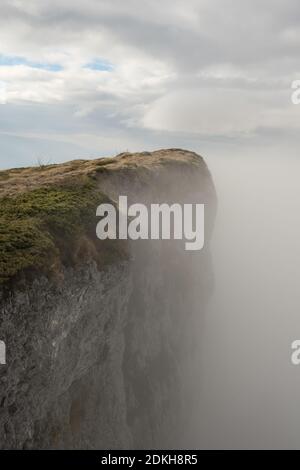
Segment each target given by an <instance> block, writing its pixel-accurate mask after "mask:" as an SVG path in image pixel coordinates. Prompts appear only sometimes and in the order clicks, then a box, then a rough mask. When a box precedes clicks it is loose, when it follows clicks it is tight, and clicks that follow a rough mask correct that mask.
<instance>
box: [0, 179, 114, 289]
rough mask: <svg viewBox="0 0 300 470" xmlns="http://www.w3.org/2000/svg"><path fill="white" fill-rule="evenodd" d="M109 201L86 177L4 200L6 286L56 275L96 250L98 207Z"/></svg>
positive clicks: (0, 220)
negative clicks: (27, 273) (31, 273)
mask: <svg viewBox="0 0 300 470" xmlns="http://www.w3.org/2000/svg"><path fill="white" fill-rule="evenodd" d="M104 200H106V201H107V200H108V198H107V197H106V196H104V195H103V194H101V192H100V191H99V190H98V189H97V187H96V185H95V183H94V182H93V181H92V180H91V179H89V178H87V177H85V178H82V179H78V178H77V179H76V180H75V181H72V183H69V184H64V185H60V186H58V185H52V186H43V187H40V188H37V189H34V190H32V191H27V192H24V193H20V194H16V195H14V196H13V197H8V196H6V197H2V198H1V199H0V283H3V282H5V281H7V280H9V279H10V278H12V277H14V276H16V275H17V274H18V273H20V272H23V271H24V270H28V269H34V270H39V271H42V272H45V273H53V272H54V273H55V272H57V271H58V270H59V269H60V266H61V265H72V264H74V263H75V262H76V258H78V257H80V256H81V255H80V253H79V251H80V250H83V249H85V251H87V250H90V252H91V251H96V249H95V246H93V242H92V240H93V237H94V233H95V227H96V218H95V213H96V207H97V206H98V205H99V204H100V203H101V202H103V201H104Z"/></svg>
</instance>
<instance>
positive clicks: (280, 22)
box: [0, 0, 300, 168]
mask: <svg viewBox="0 0 300 470" xmlns="http://www.w3.org/2000/svg"><path fill="white" fill-rule="evenodd" d="M299 24H300V4H299V1H298V0H243V1H241V0H222V1H220V0H218V1H217V0H189V1H188V2H187V1H186V0H185V1H184V0H159V1H158V0H143V1H142V2H141V1H138V0H126V2H124V0H114V1H113V2H112V1H108V0H107V1H104V0H85V1H84V2H74V1H70V0H43V1H39V0H26V1H25V0H2V1H1V17H0V103H1V104H0V134H1V135H0V145H1V152H0V168H7V167H12V166H25V165H34V164H36V163H37V162H38V161H41V160H42V161H43V162H45V163H55V162H60V161H64V160H70V159H75V158H92V157H99V156H112V155H115V154H117V153H120V152H123V151H139V150H152V149H155V148H161V147H182V148H188V149H191V150H196V151H198V152H199V153H201V154H203V155H204V156H206V155H212V156H226V155H237V156H239V155H244V154H253V155H254V154H260V153H261V152H263V153H264V154H270V155H273V154H274V153H277V154H280V153H282V149H283V148H284V149H285V151H286V152H287V153H290V154H291V153H292V154H295V155H296V154H297V153H298V150H299V149H300V137H299V127H300V119H299V118H300V105H299V106H296V105H293V104H292V102H291V93H292V90H291V84H292V82H293V81H294V80H297V79H300V62H299V52H300V28H299Z"/></svg>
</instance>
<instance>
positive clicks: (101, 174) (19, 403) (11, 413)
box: [0, 149, 215, 449]
mask: <svg viewBox="0 0 300 470" xmlns="http://www.w3.org/2000/svg"><path fill="white" fill-rule="evenodd" d="M62 188H63V193H62ZM86 188H88V189H86ZM54 190H55V193H53V191H54ZM65 191H67V193H66V192H65ZM69 191H71V196H72V197H71V199H70V201H71V203H70V205H67V206H65V204H66V201H68V200H69V199H68V198H69V196H70V192H69ZM87 191H88V192H87ZM78 194H80V198H78ZM118 195H127V196H128V200H129V203H133V202H144V203H150V202H180V203H183V202H193V203H195V202H199V203H205V210H206V212H205V224H206V241H205V247H204V249H203V250H201V251H199V252H188V251H185V250H184V249H183V245H182V243H179V242H174V241H148V240H143V241H141V240H137V241H131V242H127V241H126V243H125V242H123V243H120V242H118V241H115V243H114V241H110V242H106V241H105V242H101V241H100V240H96V239H95V235H94V232H95V227H96V218H95V210H96V206H97V203H98V202H99V201H102V200H103V199H106V198H107V199H108V200H113V201H115V200H116V199H117V197H118ZM0 196H1V198H2V207H6V208H7V213H6V212H4V211H3V210H2V213H1V225H0V228H1V237H0V240H1V242H2V253H1V260H0V268H1V269H0V271H1V272H0V279H1V280H2V283H1V327H0V339H2V340H4V341H5V342H6V346H7V364H6V365H1V366H0V445H1V447H2V448H92V449H93V448H102V449H105V448H107V449H114V448H124V449H126V448H168V447H169V448H170V447H173V448H174V447H183V446H186V445H187V443H186V441H185V432H186V429H187V427H188V423H189V419H190V414H191V413H192V411H193V410H192V408H193V403H194V402H193V400H194V399H195V396H196V394H195V391H193V387H192V385H193V375H194V365H195V361H196V360H197V357H195V354H194V351H195V344H197V342H198V341H199V340H200V339H199V337H197V335H196V334H195V331H196V329H195V325H196V324H197V325H198V326H199V322H201V320H202V318H203V317H204V312H205V305H206V303H207V301H208V299H209V296H210V294H211V289H212V283H213V280H212V267H211V261H210V254H209V238H210V233H211V229H212V224H213V219H214V213H215V192H214V187H213V183H212V181H211V177H210V174H209V172H208V170H207V167H206V165H205V163H204V161H203V160H202V158H201V157H199V156H197V155H196V154H194V153H191V152H187V151H182V150H175V149H174V150H163V151H157V152H153V153H142V154H121V155H120V156H118V157H116V158H115V159H99V160H94V161H83V160H80V161H77V162H70V163H68V164H64V165H51V166H49V167H45V168H39V169H23V170H11V171H10V172H2V175H1V173H0ZM54 196H55V197H54ZM83 196H84V197H83ZM50 197H51V198H52V200H53V201H54V202H53V204H52V205H51V208H50V209H49V208H48V203H47V201H48V200H49V198H50ZM45 198H46V200H45ZM74 198H75V199H76V201H77V204H75V205H73V204H72V201H74ZM57 201H58V202H59V204H58V202H57ZM79 207H80V208H82V211H79V209H78V208H79ZM53 208H54V209H53ZM62 208H63V209H62ZM90 210H91V214H92V215H91V216H90V217H91V218H85V216H86V213H89V211H90ZM45 214H46V215H45ZM57 214H59V215H60V216H61V217H60V219H59V222H57V218H56V216H57ZM54 216H55V217H54ZM71 216H72V217H73V218H71V219H70V217H71ZM16 220H17V225H16V226H15V224H16ZM61 221H65V224H64V223H61ZM74 221H75V222H76V224H77V225H76V227H77V228H76V231H75V229H74V230H71V231H70V230H69V228H70V226H71V227H72V228H73V222H74ZM80 223H81V225H80ZM67 225H68V227H67V228H66V226H67ZM78 225H79V228H80V229H78ZM53 227H54V228H55V230H54V229H53ZM74 227H75V224H74ZM33 228H34V230H35V232H34V234H35V237H36V236H37V235H39V236H43V237H44V238H43V243H42V244H39V242H38V240H36V238H32V239H31V238H30V236H31V233H32V230H33ZM14 230H16V231H18V236H17V237H16V236H15V232H14ZM20 234H21V235H22V236H21V235H20ZM40 234H41V235H40ZM20 237H21V238H20ZM26 243H27V244H26ZM29 255H30V256H29ZM197 331H198V330H197Z"/></svg>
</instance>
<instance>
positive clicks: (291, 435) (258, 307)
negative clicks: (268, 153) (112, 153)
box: [189, 155, 300, 449]
mask: <svg viewBox="0 0 300 470" xmlns="http://www.w3.org/2000/svg"><path fill="white" fill-rule="evenodd" d="M206 160H207V162H208V165H209V167H210V170H211V173H212V176H213V179H214V182H215V185H216V190H217V194H218V215H217V220H216V224H215V229H214V235H213V240H212V254H213V265H214V276H215V289H214V295H213V298H212V299H211V302H210V305H209V308H208V310H207V312H206V318H205V325H204V327H203V325H202V326H201V328H202V331H199V338H201V340H200V342H201V351H200V353H199V354H200V355H201V357H199V364H200V365H199V367H200V369H201V373H199V377H200V381H201V384H200V392H199V396H198V410H197V412H198V413H195V415H197V417H195V422H196V424H195V428H194V429H193V437H191V438H189V439H190V445H192V444H193V445H194V446H197V447H198V448H199V447H200V448H207V449H209V448H300V437H299V433H300V407H299V392H300V366H295V365H292V363H291V352H292V350H291V343H292V341H293V340H295V339H298V338H300V311H299V310H300V309H299V305H300V289H299V279H300V185H299V174H300V162H299V161H298V160H297V159H296V158H294V157H290V158H289V157H288V156H282V157H280V156H278V157H275V158H274V157H273V158H271V157H263V156H254V157H248V156H246V157H243V156H242V155H241V156H239V157H232V158H230V157H226V158H225V159H222V158H221V157H210V158H209V159H206ZM193 440H194V442H193Z"/></svg>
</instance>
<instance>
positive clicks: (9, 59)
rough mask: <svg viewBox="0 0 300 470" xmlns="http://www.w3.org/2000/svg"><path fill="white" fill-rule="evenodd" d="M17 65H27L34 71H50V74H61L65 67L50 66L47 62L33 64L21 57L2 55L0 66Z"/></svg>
mask: <svg viewBox="0 0 300 470" xmlns="http://www.w3.org/2000/svg"><path fill="white" fill-rule="evenodd" d="M15 65H27V67H31V68H33V69H42V70H48V71H49V72H60V71H61V70H63V67H62V66H61V65H59V64H49V63H46V62H32V61H30V60H27V59H25V57H19V56H6V55H2V54H0V66H11V67H13V66H15Z"/></svg>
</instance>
